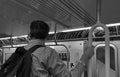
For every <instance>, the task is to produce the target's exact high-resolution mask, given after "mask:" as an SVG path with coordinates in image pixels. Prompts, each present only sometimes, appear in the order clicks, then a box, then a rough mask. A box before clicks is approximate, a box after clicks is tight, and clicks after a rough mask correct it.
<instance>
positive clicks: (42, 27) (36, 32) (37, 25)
mask: <svg viewBox="0 0 120 77" xmlns="http://www.w3.org/2000/svg"><path fill="white" fill-rule="evenodd" d="M48 34H49V26H48V24H47V23H45V22H44V21H40V20H35V21H32V23H31V24H30V38H36V39H45V38H46V37H47V36H48Z"/></svg>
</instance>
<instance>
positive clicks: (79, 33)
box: [76, 30, 84, 38]
mask: <svg viewBox="0 0 120 77" xmlns="http://www.w3.org/2000/svg"><path fill="white" fill-rule="evenodd" d="M83 31H84V30H80V31H79V32H78V34H77V36H76V37H77V38H81V36H82V34H81V33H82V32H83Z"/></svg>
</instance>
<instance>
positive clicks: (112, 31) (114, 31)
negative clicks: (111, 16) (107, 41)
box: [108, 26, 117, 35]
mask: <svg viewBox="0 0 120 77" xmlns="http://www.w3.org/2000/svg"><path fill="white" fill-rule="evenodd" d="M108 29H109V31H110V35H117V31H116V26H111V27H108Z"/></svg>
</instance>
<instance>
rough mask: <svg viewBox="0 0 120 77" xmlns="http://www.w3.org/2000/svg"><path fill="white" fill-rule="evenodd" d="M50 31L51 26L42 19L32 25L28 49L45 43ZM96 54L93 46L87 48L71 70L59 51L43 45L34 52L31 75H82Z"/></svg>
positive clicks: (42, 76)
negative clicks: (86, 65)
mask: <svg viewBox="0 0 120 77" xmlns="http://www.w3.org/2000/svg"><path fill="white" fill-rule="evenodd" d="M48 33H49V26H48V25H47V24H46V23H45V22H43V21H40V20H36V21H33V22H32V23H31V25H30V34H29V37H30V40H29V44H28V45H27V46H25V49H26V50H28V49H29V48H31V47H32V46H34V45H37V44H39V45H45V41H46V38H47V36H48ZM93 55H94V51H93V47H87V48H85V52H84V53H83V55H82V57H81V58H80V61H79V63H78V64H77V65H76V67H75V68H74V69H72V70H71V71H69V70H68V69H67V67H66V65H65V64H64V63H63V61H62V60H61V59H60V57H59V55H58V53H57V52H56V51H55V50H54V49H52V48H50V47H41V48H38V49H37V50H36V51H34V52H33V53H32V61H33V62H32V66H31V68H32V70H31V77H51V76H53V77H81V74H82V72H83V71H84V69H85V64H86V63H87V62H88V61H89V59H90V58H91V57H92V56H93Z"/></svg>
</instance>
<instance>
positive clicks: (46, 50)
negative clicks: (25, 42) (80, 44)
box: [32, 46, 56, 56]
mask: <svg viewBox="0 0 120 77" xmlns="http://www.w3.org/2000/svg"><path fill="white" fill-rule="evenodd" d="M51 53H56V50H55V49H53V48H51V47H48V46H45V47H40V48H38V49H36V50H35V51H34V52H33V53H32V54H34V55H41V56H43V55H46V56H49V55H50V54H51Z"/></svg>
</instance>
